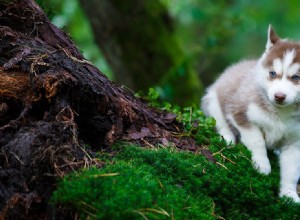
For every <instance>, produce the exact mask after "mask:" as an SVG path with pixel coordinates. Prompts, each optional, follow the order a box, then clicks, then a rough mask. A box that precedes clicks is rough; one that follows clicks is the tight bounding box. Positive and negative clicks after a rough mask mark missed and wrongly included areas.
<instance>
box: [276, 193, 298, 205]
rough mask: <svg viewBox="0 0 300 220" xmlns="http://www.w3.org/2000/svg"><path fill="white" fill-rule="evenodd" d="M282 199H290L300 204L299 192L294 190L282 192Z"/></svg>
mask: <svg viewBox="0 0 300 220" xmlns="http://www.w3.org/2000/svg"><path fill="white" fill-rule="evenodd" d="M279 196H280V197H284V196H286V197H289V198H291V199H293V201H294V202H297V203H300V198H299V196H298V194H297V192H295V191H292V190H280V194H279Z"/></svg>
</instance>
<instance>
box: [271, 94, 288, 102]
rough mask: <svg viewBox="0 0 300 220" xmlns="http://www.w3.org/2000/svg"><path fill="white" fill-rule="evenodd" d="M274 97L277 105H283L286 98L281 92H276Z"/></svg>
mask: <svg viewBox="0 0 300 220" xmlns="http://www.w3.org/2000/svg"><path fill="white" fill-rule="evenodd" d="M274 97H275V101H276V102H277V103H283V101H284V100H285V98H286V94H284V93H282V92H277V93H275V95H274Z"/></svg>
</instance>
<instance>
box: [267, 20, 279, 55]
mask: <svg viewBox="0 0 300 220" xmlns="http://www.w3.org/2000/svg"><path fill="white" fill-rule="evenodd" d="M279 40H280V38H279V37H278V36H277V34H276V33H275V31H274V30H273V28H272V25H269V29H268V41H267V45H266V50H269V49H270V48H271V47H272V46H273V45H274V44H276V43H277V42H278V41H279Z"/></svg>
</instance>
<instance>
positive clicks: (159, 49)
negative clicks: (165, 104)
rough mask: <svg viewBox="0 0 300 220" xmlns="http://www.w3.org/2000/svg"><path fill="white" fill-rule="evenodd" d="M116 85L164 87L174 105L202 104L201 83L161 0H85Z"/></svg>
mask: <svg viewBox="0 0 300 220" xmlns="http://www.w3.org/2000/svg"><path fill="white" fill-rule="evenodd" d="M80 2H81V5H82V8H83V9H84V11H85V12H86V15H87V17H88V18H89V20H90V23H91V26H92V29H93V31H94V34H95V39H96V42H97V44H98V45H99V47H100V48H101V50H102V52H103V54H104V56H105V58H106V60H107V61H108V63H109V65H110V67H111V69H112V70H113V73H114V76H115V81H116V82H117V83H118V84H120V85H125V86H127V87H129V88H130V89H132V90H133V91H140V90H141V91H144V92H147V91H148V88H149V87H154V86H157V85H158V86H160V87H162V89H163V91H164V93H165V94H166V95H167V97H169V101H172V102H176V103H179V104H191V103H198V102H199V97H200V94H201V85H200V80H199V79H198V77H197V74H196V73H195V72H193V70H192V68H191V67H190V65H189V62H188V60H187V58H186V56H185V55H184V53H183V51H182V50H181V48H180V46H179V44H178V42H177V39H176V37H175V33H174V28H173V22H172V19H171V17H170V16H169V14H168V11H167V9H166V7H165V6H164V5H163V4H162V3H161V2H160V1H149V0H130V1H121V0H100V1H99V0H81V1H80Z"/></svg>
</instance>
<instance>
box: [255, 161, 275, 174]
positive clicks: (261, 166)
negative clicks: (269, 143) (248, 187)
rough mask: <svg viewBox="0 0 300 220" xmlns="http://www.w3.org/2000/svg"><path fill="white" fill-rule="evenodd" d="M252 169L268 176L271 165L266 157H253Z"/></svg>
mask: <svg viewBox="0 0 300 220" xmlns="http://www.w3.org/2000/svg"><path fill="white" fill-rule="evenodd" d="M252 161H253V165H254V167H255V168H256V169H257V170H258V172H260V173H262V174H265V175H268V174H270V173H271V164H270V161H269V159H268V158H267V157H253V158H252Z"/></svg>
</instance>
